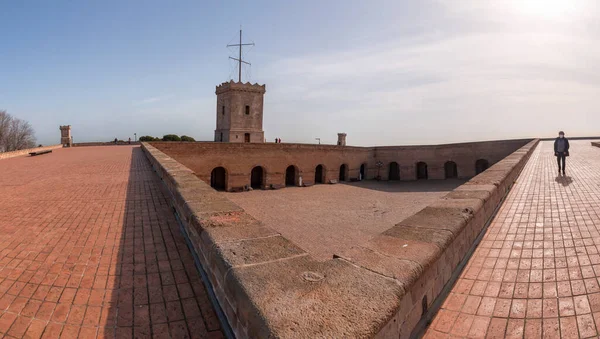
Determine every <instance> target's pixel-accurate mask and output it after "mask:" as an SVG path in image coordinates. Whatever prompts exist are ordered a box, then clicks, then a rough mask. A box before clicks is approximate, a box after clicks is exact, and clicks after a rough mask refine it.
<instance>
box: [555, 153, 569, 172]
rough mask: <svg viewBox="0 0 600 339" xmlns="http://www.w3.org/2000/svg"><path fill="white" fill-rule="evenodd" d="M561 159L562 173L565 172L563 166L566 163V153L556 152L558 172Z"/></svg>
mask: <svg viewBox="0 0 600 339" xmlns="http://www.w3.org/2000/svg"><path fill="white" fill-rule="evenodd" d="M561 159H562V171H563V173H564V172H565V166H566V163H565V162H566V161H567V153H566V152H557V153H556V162H557V163H558V170H559V171H560V169H561V164H560V162H561Z"/></svg>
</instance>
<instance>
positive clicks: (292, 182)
mask: <svg viewBox="0 0 600 339" xmlns="http://www.w3.org/2000/svg"><path fill="white" fill-rule="evenodd" d="M285 185H286V186H296V167H295V166H294V165H290V166H288V168H287V169H286V170H285Z"/></svg>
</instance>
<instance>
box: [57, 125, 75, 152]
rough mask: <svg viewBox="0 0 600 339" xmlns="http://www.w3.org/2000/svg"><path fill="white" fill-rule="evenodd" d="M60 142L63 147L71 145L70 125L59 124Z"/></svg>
mask: <svg viewBox="0 0 600 339" xmlns="http://www.w3.org/2000/svg"><path fill="white" fill-rule="evenodd" d="M60 143H61V144H62V145H63V147H71V146H73V145H72V139H71V125H67V126H60Z"/></svg>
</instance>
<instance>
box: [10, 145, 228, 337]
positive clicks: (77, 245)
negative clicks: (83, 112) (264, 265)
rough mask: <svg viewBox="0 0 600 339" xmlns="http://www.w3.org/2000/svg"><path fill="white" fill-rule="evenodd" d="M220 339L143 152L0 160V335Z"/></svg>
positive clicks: (71, 152)
mask: <svg viewBox="0 0 600 339" xmlns="http://www.w3.org/2000/svg"><path fill="white" fill-rule="evenodd" d="M133 336H135V337H139V338H142V337H150V336H154V337H161V338H162V337H169V336H171V337H174V338H185V337H196V338H199V337H215V338H218V337H221V336H222V334H221V330H220V325H219V322H218V320H217V317H216V315H215V312H214V310H213V308H212V306H211V304H210V302H209V299H208V296H207V293H206V289H205V287H204V285H203V283H202V281H201V280H200V278H199V275H198V273H197V271H196V268H195V266H194V261H193V259H192V256H191V254H190V252H189V250H188V248H187V246H186V243H185V240H184V239H183V237H182V236H181V234H180V231H179V226H178V224H177V222H176V220H175V217H174V216H173V214H172V212H171V211H170V209H169V207H168V205H167V201H166V198H165V195H164V194H163V192H162V188H161V183H160V181H159V180H158V179H157V177H156V175H155V174H154V173H153V172H152V170H151V168H150V165H149V163H148V161H147V160H146V158H145V157H144V155H143V154H142V152H141V150H140V149H139V148H138V147H128V146H112V147H85V148H72V149H61V150H56V151H54V152H53V153H52V154H47V155H42V156H38V157H20V158H13V159H7V160H0V337H15V338H39V337H43V338H58V337H62V338H71V337H72V338H75V337H81V338H94V337H98V338H111V337H123V338H125V337H133Z"/></svg>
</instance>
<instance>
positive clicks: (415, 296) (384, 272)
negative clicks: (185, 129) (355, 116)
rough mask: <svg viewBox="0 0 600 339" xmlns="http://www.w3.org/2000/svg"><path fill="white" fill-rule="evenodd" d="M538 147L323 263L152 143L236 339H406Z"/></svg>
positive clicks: (152, 154) (152, 156)
mask: <svg viewBox="0 0 600 339" xmlns="http://www.w3.org/2000/svg"><path fill="white" fill-rule="evenodd" d="M537 143H538V140H534V141H531V142H530V143H528V144H527V145H525V146H523V147H522V148H520V149H519V150H517V151H515V152H514V153H512V154H511V155H509V156H508V157H506V158H505V159H504V160H502V161H500V162H498V163H496V164H495V165H494V166H492V167H490V168H489V169H488V170H487V171H485V172H483V173H481V174H480V175H478V176H476V177H474V178H473V179H472V180H471V181H469V182H467V183H465V184H464V185H462V186H460V187H458V188H457V189H455V190H454V191H452V192H451V193H449V194H448V195H446V196H445V197H443V198H441V199H439V200H437V201H436V202H434V203H433V204H431V205H430V206H428V207H426V208H425V209H423V210H422V211H420V212H418V213H416V214H415V215H413V216H411V217H409V218H407V219H405V220H403V221H401V222H399V223H398V224H397V225H395V226H394V227H392V228H390V229H388V230H387V231H385V232H383V233H382V234H380V235H378V236H376V237H374V238H373V239H371V241H369V242H368V243H366V244H363V245H361V246H354V247H352V248H349V249H348V250H347V251H345V252H344V253H340V254H339V255H336V256H335V258H334V259H332V260H330V261H327V262H318V261H316V260H314V259H313V258H311V257H310V255H308V253H306V252H305V251H304V250H302V249H301V248H299V247H298V246H296V245H295V244H294V243H292V242H291V241H289V240H288V239H286V238H284V237H283V236H281V234H279V233H278V232H276V231H274V230H273V229H271V228H269V227H266V226H265V225H264V224H263V223H262V222H261V221H260V220H257V219H255V218H253V217H252V216H250V215H248V214H247V213H246V212H245V211H244V210H243V209H242V208H240V207H239V206H237V205H236V204H234V203H233V202H231V201H229V200H228V199H226V198H225V197H224V195H222V194H220V193H218V192H216V191H214V190H213V189H212V188H211V187H210V186H209V185H208V184H206V183H205V182H204V181H202V180H200V179H198V177H197V176H196V174H195V173H194V172H193V171H192V170H190V169H189V168H187V167H185V166H183V165H181V164H180V163H178V162H177V161H175V160H173V159H172V158H170V157H169V156H167V155H166V154H164V153H163V152H161V151H159V150H158V149H156V148H155V147H153V146H152V145H150V144H147V143H142V149H143V150H144V152H145V154H146V156H147V157H148V159H149V161H150V162H151V164H152V166H153V168H154V169H155V171H156V173H157V175H158V176H159V177H160V178H161V180H163V182H164V183H165V187H166V189H167V190H168V191H169V193H170V196H171V199H170V200H171V201H170V203H171V205H172V207H173V209H174V210H175V211H176V213H177V214H178V216H179V218H180V220H181V222H182V224H183V227H184V230H185V232H186V234H187V236H188V237H189V238H190V240H191V243H192V245H193V250H194V251H195V252H196V254H197V255H198V258H199V260H200V262H201V264H202V266H203V268H204V270H205V271H206V273H207V275H208V279H209V280H210V285H211V286H212V288H213V290H214V293H215V295H216V298H217V300H218V302H219V304H220V306H221V308H222V309H223V311H224V313H225V315H226V317H227V320H228V322H229V325H230V326H231V328H232V330H233V332H234V333H235V335H236V336H237V337H239V338H254V337H258V338H262V337H302V338H305V337H306V338H317V337H335V338H340V337H352V338H369V337H381V338H387V337H396V338H397V337H400V338H405V337H409V336H410V334H411V333H412V331H413V329H414V328H415V326H416V324H417V323H418V322H419V320H420V319H421V317H422V316H423V314H424V313H425V312H426V311H427V310H428V308H429V307H430V306H431V305H432V303H433V301H434V300H435V299H436V298H437V297H438V296H439V295H440V292H441V291H442V289H443V287H444V285H446V284H447V283H448V281H449V280H450V278H451V276H452V273H453V272H454V271H455V270H456V268H457V267H458V264H459V263H460V261H461V260H462V259H463V258H465V256H466V254H467V251H468V250H469V247H470V246H471V245H472V244H473V243H474V241H475V239H476V238H477V236H478V235H479V234H480V233H481V231H482V230H483V229H484V226H485V225H486V223H487V222H488V221H489V220H490V219H491V218H492V216H493V213H494V211H495V210H496V208H497V207H498V205H499V204H500V203H501V201H502V199H503V198H504V197H505V195H506V194H507V192H508V191H509V189H510V187H511V185H512V184H513V183H514V181H515V180H516V179H517V177H518V175H519V173H520V171H521V170H522V168H523V167H524V165H525V163H526V162H527V160H528V158H529V156H530V155H531V152H532V151H533V149H534V148H535V146H536V145H537Z"/></svg>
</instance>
